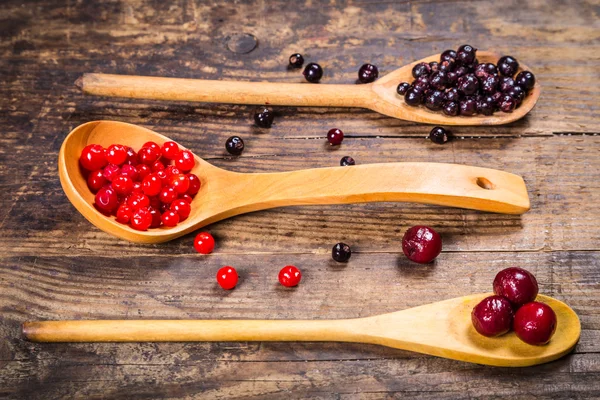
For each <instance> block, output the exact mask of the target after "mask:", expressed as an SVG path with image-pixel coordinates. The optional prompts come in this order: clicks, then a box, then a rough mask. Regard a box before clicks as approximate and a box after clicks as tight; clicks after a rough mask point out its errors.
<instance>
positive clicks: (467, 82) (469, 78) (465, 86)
mask: <svg viewBox="0 0 600 400" xmlns="http://www.w3.org/2000/svg"><path fill="white" fill-rule="evenodd" d="M478 90H479V80H478V79H477V77H476V76H475V75H473V74H467V75H464V76H461V77H460V78H458V91H459V92H461V93H462V94H464V95H465V96H471V95H474V94H476V93H477V91H478Z"/></svg>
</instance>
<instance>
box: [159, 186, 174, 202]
mask: <svg viewBox="0 0 600 400" xmlns="http://www.w3.org/2000/svg"><path fill="white" fill-rule="evenodd" d="M158 196H159V199H160V201H161V202H163V203H166V204H170V203H172V202H173V201H174V200H175V199H177V192H176V191H175V189H173V188H172V187H170V186H167V187H164V186H163V188H162V190H161V191H160V194H159V195H158Z"/></svg>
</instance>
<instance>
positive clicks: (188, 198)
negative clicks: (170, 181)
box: [179, 194, 194, 204]
mask: <svg viewBox="0 0 600 400" xmlns="http://www.w3.org/2000/svg"><path fill="white" fill-rule="evenodd" d="M179 198H180V199H181V200H185V202H186V203H188V204H192V201H193V200H194V199H192V196H190V195H189V194H182V195H181V196H179Z"/></svg>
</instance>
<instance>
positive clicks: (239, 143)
mask: <svg viewBox="0 0 600 400" xmlns="http://www.w3.org/2000/svg"><path fill="white" fill-rule="evenodd" d="M225 149H226V150H227V152H228V153H229V154H232V155H234V156H239V155H240V154H242V151H244V141H243V140H242V138H241V137H239V136H231V137H229V138H228V139H227V141H226V142H225Z"/></svg>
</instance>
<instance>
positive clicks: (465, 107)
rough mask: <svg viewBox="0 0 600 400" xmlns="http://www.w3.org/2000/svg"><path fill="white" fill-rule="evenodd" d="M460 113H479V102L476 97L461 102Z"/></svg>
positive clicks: (468, 114)
mask: <svg viewBox="0 0 600 400" xmlns="http://www.w3.org/2000/svg"><path fill="white" fill-rule="evenodd" d="M459 106H460V112H459V114H460V115H464V116H467V117H468V116H471V115H475V114H477V102H476V101H475V100H474V99H464V100H461V101H460V102H459Z"/></svg>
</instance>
